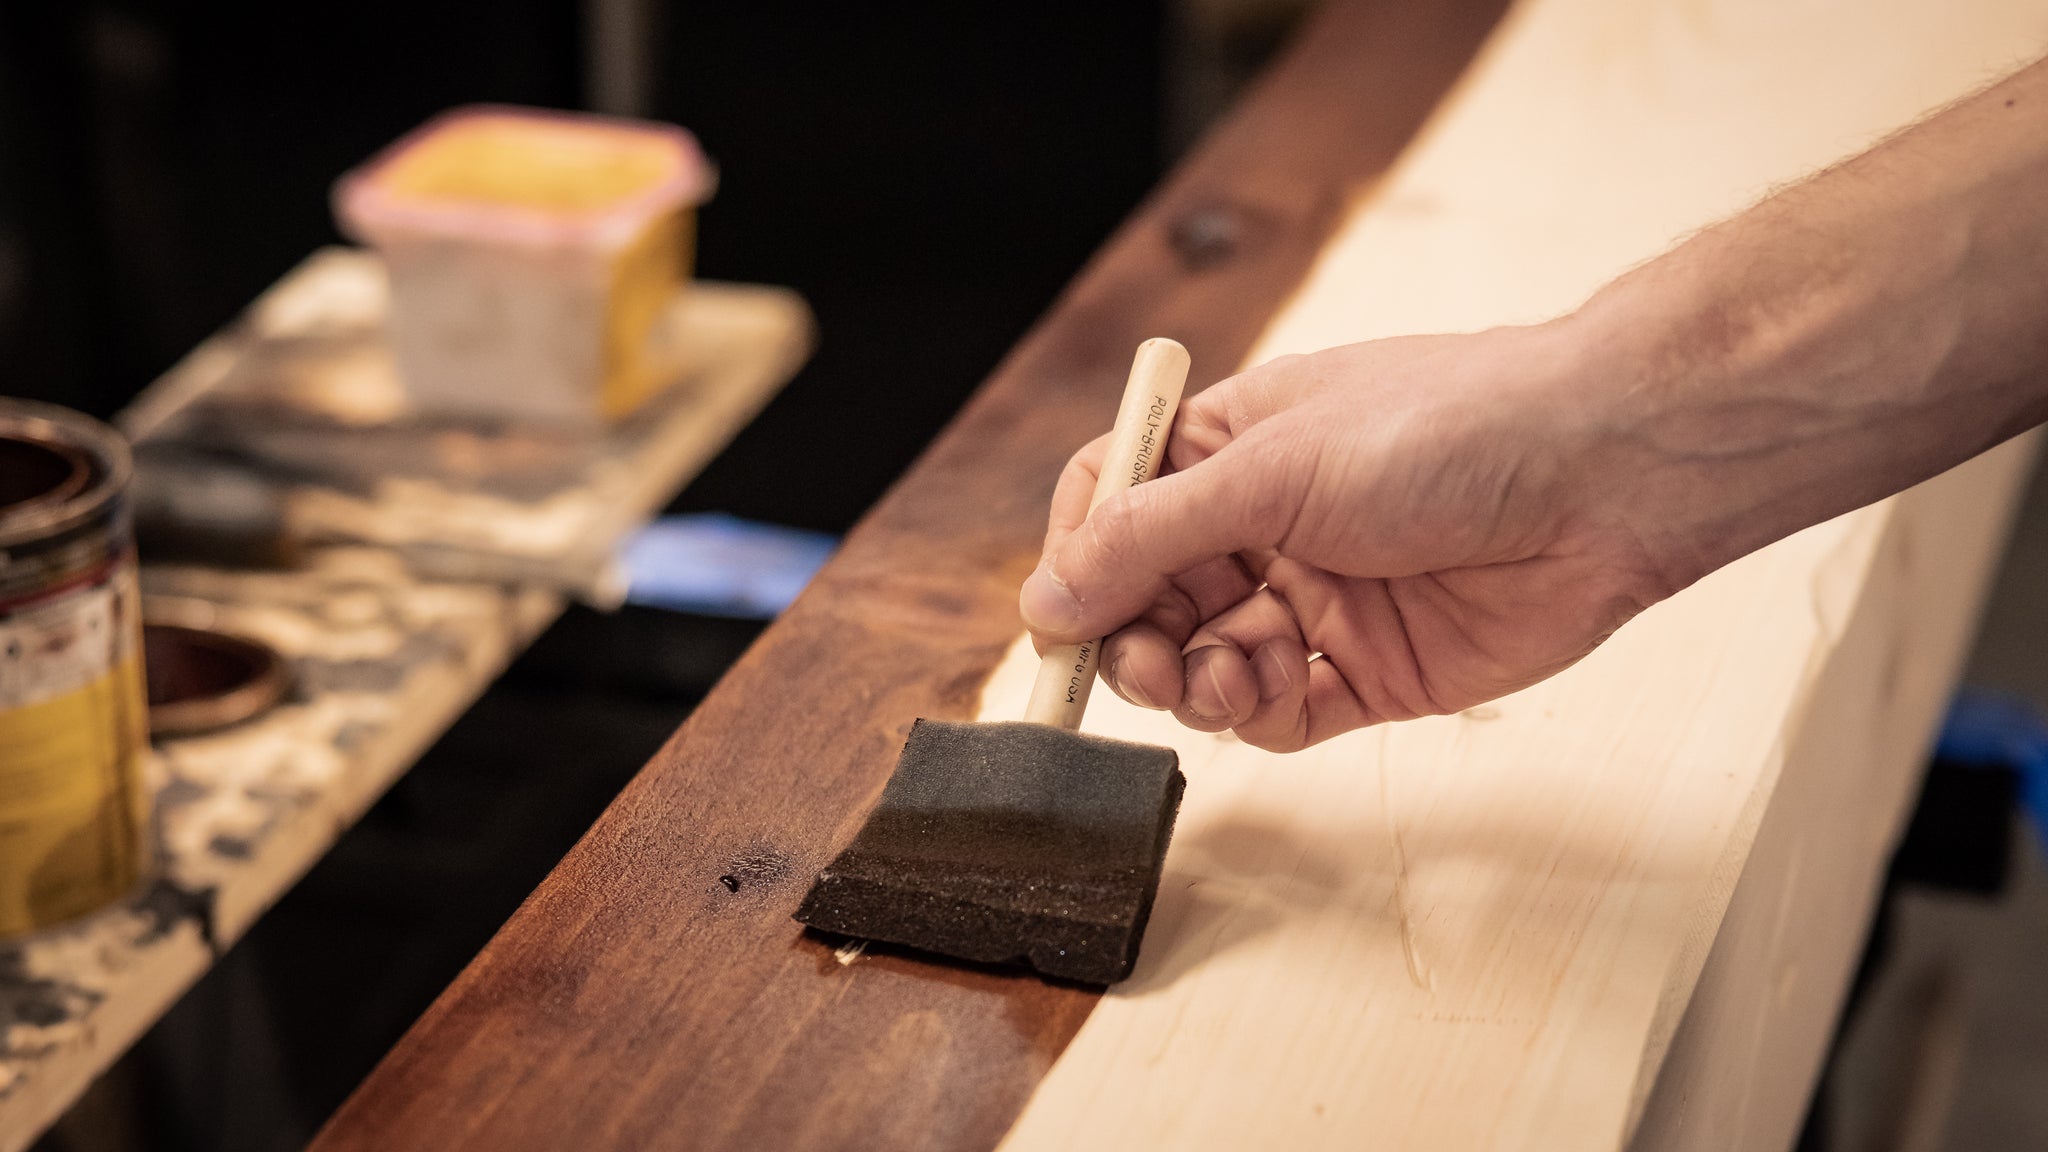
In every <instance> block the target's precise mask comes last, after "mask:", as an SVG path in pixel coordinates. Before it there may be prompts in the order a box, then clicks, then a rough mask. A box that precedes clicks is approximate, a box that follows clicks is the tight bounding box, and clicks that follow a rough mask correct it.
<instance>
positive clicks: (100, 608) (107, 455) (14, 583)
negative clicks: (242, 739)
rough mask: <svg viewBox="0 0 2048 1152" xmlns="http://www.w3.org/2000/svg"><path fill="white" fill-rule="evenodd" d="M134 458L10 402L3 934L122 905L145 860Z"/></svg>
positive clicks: (2, 590)
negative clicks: (131, 495) (131, 511)
mask: <svg viewBox="0 0 2048 1152" xmlns="http://www.w3.org/2000/svg"><path fill="white" fill-rule="evenodd" d="M130 470H131V466H130V462H129V456H128V446H127V444H126V442H125V441H123V440H122V439H121V437H120V435H119V434H118V433H116V432H115V431H114V430H113V429H111V428H109V427H107V426H106V425H104V424H101V423H99V422H98V421H96V420H92V419H89V418H87V417H85V416H81V415H79V414H78V413H76V412H71V411H68V410H66V409H63V408H57V407H54V406H51V405H47V404H35V403H31V402H28V401H24V400H9V399H0V936H9V935H14V934H16V933H21V932H29V931H33V930H35V929H38V928H44V927H48V926H49V925H52V924H55V923H58V922H60V921H64V920H69V919H71V918H73V917H76V916H82V915H84V914H85V913H88V912H91V911H93V910H95V909H97V908H101V907H104V906H105V905H107V904H110V903H112V902H114V901H115V900H118V899H120V898H121V897H122V896H123V895H125V894H127V893H128V891H129V890H131V889H132V888H134V887H135V885H136V883H137V882H138V881H140V880H141V879H142V877H143V874H144V872H145V871H146V870H147V865H148V862H149V851H148V846H149V832H148V827H149V821H148V811H149V808H148V806H149V797H148V795H147V792H146V790H145V788H144V786H143V780H142V761H143V756H144V754H145V750H146V748H147V742H148V731H149V714H148V706H147V703H146V698H145V696H144V693H143V672H142V613H141V603H140V598H139V595H138V591H137V586H136V572H135V545H134V537H133V530H132V528H131V526H130V523H129V515H128V492H127V489H128V480H129V475H130Z"/></svg>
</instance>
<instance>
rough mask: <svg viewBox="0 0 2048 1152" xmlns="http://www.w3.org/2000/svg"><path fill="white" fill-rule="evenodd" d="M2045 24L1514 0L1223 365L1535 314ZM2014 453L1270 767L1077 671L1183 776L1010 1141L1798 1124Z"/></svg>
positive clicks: (1767, 4)
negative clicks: (1252, 340)
mask: <svg viewBox="0 0 2048 1152" xmlns="http://www.w3.org/2000/svg"><path fill="white" fill-rule="evenodd" d="M2044 35H2048V4H2043V3H2039V2H2026V3H2022V2H2017V0H1967V2H1960V3H1958V2H1953V0H1881V2H1879V0H1873V2H1865V3H1855V4H1849V3H1822V2H1796V3H1786V2H1783V0H1695V2H1691V3H1683V4H1681V3H1642V2H1640V0H1527V2H1525V3H1524V4H1522V5H1521V6H1520V7H1518V8H1517V9H1516V10H1514V11H1513V12H1512V13H1511V14H1510V16H1509V17H1508V19H1507V20H1506V21H1505V22H1504V23H1503V25H1502V27H1501V28H1500V29H1499V30H1498V31H1497V33H1496V35H1495V37H1494V39H1493V41H1492V42H1491V43H1490V44H1489V47H1488V49H1487V50H1486V51H1485V53H1484V54H1483V55H1482V57H1481V60H1480V62H1479V63H1478V64H1477V65H1476V66H1475V68H1474V70H1473V71H1472V72H1471V73H1470V74H1469V75H1468V76H1467V78H1466V80H1465V81H1464V83H1463V84H1462V86H1461V88H1460V89H1459V91H1458V92H1457V93H1456V94H1455V95H1454V97H1453V98H1452V100H1451V101H1450V102H1449V103H1448V104H1447V106H1446V107H1445V108H1444V109H1443V110H1442V111H1441V112H1440V114H1439V116H1438V118H1437V119H1436V120H1435V121H1434V122H1433V123H1432V125H1431V127H1430V128H1429V129H1428V130H1427V131H1426V133H1425V135H1424V137H1423V139H1422V140H1421V141H1420V142H1419V143H1418V145H1417V146H1416V147H1415V148H1414V149H1413V150H1412V151H1411V152H1410V153H1409V154H1408V156H1407V157H1405V158H1404V161H1403V162H1402V164H1401V165H1400V166H1399V167H1398V168H1397V169H1396V171H1395V172H1393V173H1392V174H1390V176H1389V178H1388V179H1387V180H1386V181H1385V182H1383V183H1382V184H1381V185H1380V186H1378V187H1377V188H1376V189H1375V190H1374V191H1373V193H1372V194H1371V196H1369V197H1368V198H1367V199H1366V200H1365V201H1364V202H1363V203H1361V205H1360V206H1359V208H1358V209H1357V211H1356V213H1355V214H1354V215H1353V216H1352V218H1351V219H1350V221H1349V222H1348V223H1347V224H1346V226H1345V228H1344V230H1343V231H1342V232H1341V234H1340V235H1339V236H1338V237H1337V238H1336V239H1335V240H1334V241H1333V242H1332V244H1331V245H1330V247H1329V248H1328V249H1327V250H1326V251H1325V253H1324V255H1323V257H1322V259H1321V261H1320V263H1319V265H1318V268H1317V269H1316V271H1315V272H1314V274H1312V275H1311V277H1310V278H1309V280H1308V281H1307V283H1306V285H1305V286H1304V288H1303V290H1302V292H1301V293H1300V295H1299V296H1298V297H1297V298H1296V299H1295V300H1294V301H1293V303H1292V304H1291V305H1290V307H1289V308H1288V309H1287V310H1286V311H1285V312H1284V313H1283V314H1282V315H1281V316H1280V317H1279V318H1278V319H1277V320H1276V322H1275V323H1274V324H1273V325H1272V327H1271V328H1270V330H1269V331H1268V332H1267V334H1266V336H1265V337H1264V339H1262V340H1261V342H1260V343H1259V345H1258V347H1257V348H1256V350H1255V351H1254V352H1253V353H1252V354H1251V356H1250V357H1249V360H1250V362H1254V363H1255V362H1258V361H1261V360H1263V359H1266V358H1268V357H1270V356H1273V355H1276V354H1279V353H1283V352H1292V351H1310V350H1313V349H1317V348H1321V347H1327V346H1330V345H1333V344H1340V343H1346V342H1350V341H1355V340H1360V339H1367V338H1372V337H1378V336H1388V335H1398V334H1407V333H1416V332H1445V331H1463V330H1473V329H1478V328H1482V327H1486V326H1489V325H1492V324H1497V323H1517V322H1529V321H1535V320H1540V319H1543V318H1546V317H1549V316H1553V315H1556V314H1558V313H1560V312H1562V311H1566V310H1568V309H1570V308H1571V307H1572V306H1574V305H1575V304H1577V303H1578V302H1579V301H1580V300H1582V299H1583V298H1584V297H1585V296H1587V295H1588V294H1589V293H1590V292H1591V291H1592V290H1593V289H1595V288H1596V287H1597V286H1599V285H1600V284H1601V283H1603V282H1604V281H1606V280H1607V279H1609V278H1611V277H1612V276H1614V275H1615V274H1617V273H1619V272H1621V271H1624V270H1626V269H1627V268H1628V267H1630V266H1631V265H1633V264H1635V263H1637V262H1639V261H1641V260H1643V259H1646V258H1648V257H1651V256H1654V255H1655V254H1657V253H1658V252H1659V251H1661V250H1663V249H1664V248H1666V247H1668V246H1669V245H1670V244H1671V243H1673V242H1674V241H1676V240H1678V239H1680V238H1681V237H1683V236H1684V235H1685V234H1686V233H1688V232H1689V231H1691V230H1693V229H1696V228H1698V227H1700V226H1702V225H1704V224H1707V223H1710V222H1712V221H1713V220H1714V219H1716V218H1718V217H1721V216H1723V215H1726V214H1728V213H1730V212H1732V211H1735V210H1737V209H1740V208H1741V207H1743V206H1744V205H1745V204H1747V203H1749V202H1751V201H1753V200H1754V199H1756V198H1757V197H1758V196H1760V195H1761V194H1763V193H1764V192H1766V191H1767V190H1768V189H1769V188H1771V187H1772V186H1774V185H1776V184H1779V183H1782V182H1784V181H1788V180H1792V179H1796V178H1798V177H1800V176H1802V175H1805V174H1807V173H1809V172H1811V171H1813V170H1815V169H1816V168H1819V167H1821V166H1824V165H1826V164H1828V163H1831V162H1833V161H1835V160H1837V159H1839V158H1841V157H1843V156H1844V155H1847V154H1850V153H1853V152H1854V151H1856V150H1858V149H1860V148H1861V147H1863V146H1865V145H1867V144H1869V143H1871V142H1873V141H1874V140H1876V139H1878V138H1879V137H1880V136H1881V135H1882V134H1883V133H1884V132H1886V131H1888V130H1890V129H1892V128H1895V127H1897V126H1899V125H1900V124H1902V123H1905V122H1907V121H1909V120H1911V119H1912V118H1914V117H1915V116H1917V115H1919V114H1920V113H1922V112H1924V111H1926V110H1928V109H1929V108H1931V107H1934V106H1937V105H1939V104H1941V103H1943V102H1945V101H1947V100H1949V99H1952V98H1954V97H1957V96H1959V95H1962V94H1964V93H1967V92H1968V91H1970V90H1972V89H1974V88H1975V87H1977V86H1979V85H1980V84H1982V83H1984V82H1985V81H1987V80H1989V79H1992V78H1995V77H1996V76H1998V75H2000V74H2002V73H2003V72H2004V71H2006V70H2009V69H2010V68H2012V67H2013V66H2015V65H2017V64H2018V63H2021V62H2023V61H2025V60H2027V59H2029V58H2031V57H2032V55H2034V54H2035V53H2036V52H2037V51H2038V50H2039V47H2040V46H2041V44H2042V43H2043V40H2044ZM2031 455H2032V443H2031V441H2028V442H2021V443H2015V444H2011V445H2007V446H2005V447H2003V448H2000V449H1998V450H1996V451H1994V452H1992V453H1990V454H1988V455H1987V456H1986V457H1984V458H1981V459H1979V460H1976V461H1973V462H1971V463H1970V464H1968V465H1966V466H1964V467H1962V468H1959V469H1957V470H1955V471H1954V472H1951V473H1949V474H1947V475H1944V476H1942V477H1938V478H1936V479H1935V480H1933V481H1930V482H1928V483H1927V484H1925V485H1922V486H1921V487H1919V488H1917V489H1915V490H1913V491H1911V492H1909V493H1907V494H1905V495H1904V496H1902V497H1899V498H1895V499H1892V500H1889V501H1885V502H1883V503H1880V504H1878V505H1875V506H1872V507H1870V508H1866V509H1862V510H1860V511H1857V512H1855V513H1852V514H1849V515H1846V516H1843V517H1840V518H1838V519H1836V520H1833V521H1830V522H1828V523H1826V524H1822V525H1819V526H1816V527H1814V528H1812V529H1809V530H1807V531H1805V532H1802V533H1800V534H1798V535H1796V536H1794V537H1792V538H1790V539H1787V540H1785V541H1782V542H1780V543H1779V544H1777V545H1774V546H1772V547H1770V548H1768V549H1765V550H1764V551H1762V552H1760V553H1758V554H1756V555H1754V556H1751V557H1749V558H1746V559H1744V560H1742V561H1740V562H1738V563H1736V564H1734V565H1731V566H1730V567H1728V568H1726V569H1723V570H1722V571H1720V572H1717V573H1715V574H1713V575H1711V576H1709V577H1708V578H1707V579H1705V580H1703V581H1701V582H1700V583H1699V584H1697V585H1695V586H1694V587H1693V588H1691V589H1689V590H1687V591H1685V592H1684V593H1682V594H1680V595H1679V596H1677V597H1676V598H1674V599H1673V600H1671V601H1669V602H1667V603H1665V604H1662V605H1659V606H1657V607H1654V608H1652V609H1651V610H1650V611H1648V612H1647V613H1645V614H1644V615H1643V616H1641V617H1640V618H1638V619H1637V620H1636V621H1634V622H1632V623H1631V624H1629V625H1628V626H1626V627H1624V628H1623V629H1622V630H1621V631H1620V632H1619V633H1618V634H1617V635H1616V636H1615V637H1614V638H1613V639H1612V640H1610V641H1609V642H1608V643H1607V644H1606V645H1605V646H1604V647H1603V648H1601V649H1600V650H1599V651H1597V652H1595V653H1594V654H1593V655H1592V656H1591V657H1589V658H1588V659H1587V660H1585V661H1583V662H1582V663H1581V664H1579V665H1578V666H1576V667H1574V668H1572V669H1571V670H1569V671H1567V672H1566V673H1564V674H1563V675H1561V676H1559V677H1557V678H1555V679H1553V680H1551V681H1549V682H1547V683H1545V684H1542V685H1538V686H1536V687H1534V688H1531V689H1529V690H1527V691H1524V692H1522V693H1519V694H1517V695H1515V696H1512V697H1509V698H1507V699H1504V700H1502V701H1499V702H1497V703H1495V704H1492V705H1487V706H1484V707H1481V708H1475V709H1472V710H1470V711H1469V712H1467V713H1465V714H1463V715H1459V716H1452V717H1441V718H1433V719H1427V720H1420V721H1415V722H1411V723H1406V724H1398V725H1392V726H1388V727H1383V728H1378V729H1373V730H1367V731H1361V732H1357V733H1353V734H1350V735H1347V736H1344V737H1342V738H1339V739H1337V740H1335V741H1332V742H1330V743H1329V744H1327V745H1324V746H1321V747H1318V748H1316V749H1313V750H1310V751H1308V752H1305V753H1301V754H1297V755H1293V756H1284V757H1283V756H1274V755H1271V754H1267V753H1262V752H1259V751H1257V750H1255V749H1251V748H1249V747H1247V746H1245V745H1243V744H1240V743H1237V742H1235V741H1233V740H1231V739H1229V738H1228V737H1212V736H1203V735H1199V734H1194V733H1189V732H1186V731H1183V730H1181V729H1179V728H1178V727H1177V726H1176V725H1174V724H1173V723H1172V722H1171V721H1170V720H1169V719H1167V718H1165V717H1163V716H1160V715H1159V714H1156V713H1147V712H1143V711H1141V710H1138V709H1135V708H1132V707H1130V706H1128V705H1125V704H1123V703H1122V702H1120V701H1118V700H1116V699H1115V698H1114V697H1113V696H1111V695H1109V694H1107V693H1099V694H1098V695H1097V697H1096V701H1095V703H1094V704H1093V705H1092V706H1091V712H1090V716H1089V721H1088V725H1087V726H1088V728H1089V729H1091V730H1095V731H1100V732H1104V733H1107V734H1112V735H1118V736H1125V737H1129V738H1133V739H1139V740H1145V741H1148V742H1152V743H1166V744H1172V745H1173V746H1175V747H1176V748H1178V749H1179V750H1180V753H1181V756H1182V760H1183V764H1184V767H1185V769H1186V771H1187V774H1188V777H1189V786H1188V791H1187V797H1186V801H1185V803H1184V806H1183V808H1182V813H1181V817H1180V822H1179V827H1178V830H1177V832H1176V834H1175V839H1174V842H1173V846H1172V851H1171V854H1170V856H1169V859H1168V863H1167V868H1166V875H1165V878H1164V880H1163V882H1162V887H1161V893H1160V898H1159V905H1158V908H1157V911H1156V913H1155V918H1154V922H1153V926H1152V928H1151V930H1150V931H1149V933H1148V935H1147V938H1146V944H1145V951H1144V954H1143V957H1142V958H1141V961H1140V964H1139V968H1138V971H1137V973H1136V974H1135V975H1134V977H1133V978H1132V979H1131V980H1130V981H1129V982H1127V983H1126V984H1124V985H1121V986H1119V987H1118V988H1116V989H1114V990H1112V991H1111V992H1110V993H1109V994H1108V995H1106V996H1105V997H1104V999H1103V1000H1102V1002H1101V1004H1099V1005H1098V1006H1097V1008H1096V1010H1095V1011H1094V1012H1093V1013H1092V1014H1091V1015H1090V1016H1089V1018H1088V1019H1087V1021H1086V1022H1085V1023H1084V1024H1083V1026H1082V1028H1081V1030H1080V1031H1079V1033H1078V1034H1077V1035H1076V1036H1075V1038H1074V1039H1073V1041H1072V1042H1071V1043H1070V1044H1069V1045H1068V1046H1067V1048H1066V1049H1065V1050H1064V1051H1063V1053H1062V1054H1061V1056H1060V1059H1059V1060H1058V1062H1057V1063H1056V1064H1055V1065H1054V1067H1053V1069H1052V1071H1051V1072H1050V1073H1049V1074H1048V1075H1047V1077H1046V1079H1045V1080H1044V1081H1043V1082H1042V1083H1041V1084H1040V1086H1039V1088H1038V1090H1037V1092H1036V1093H1035V1094H1034V1096H1033V1098H1032V1101H1031V1103H1030V1104H1029V1105H1028V1106H1027V1107H1026V1109H1025V1110H1024V1112H1023V1114H1022V1115H1021V1117H1020V1118H1019V1120H1018V1122H1017V1124H1016V1125H1015V1127H1014V1128H1013V1129H1012V1130H1011V1132H1010V1133H1009V1136H1008V1138H1007V1139H1006V1141H1005V1142H1004V1144H1003V1147H1004V1148H1005V1149H1007V1150H1011V1152H1023V1150H1027V1149H1040V1148H1046V1149H1070V1148H1071V1149H1087V1148H1100V1149H1117V1150H1122V1149H1128V1148H1176V1149H1180V1148H1219V1149H1221V1148H1244V1147H1288V1148H1317V1147H1324V1148H1353V1147H1360V1146H1371V1147H1376V1148H1415V1149H1431V1150H1449V1149H1467V1148H1469V1149H1480V1148H1485V1149H1509V1148H1514V1149H1616V1148H1620V1147H1622V1146H1623V1145H1624V1144H1626V1143H1628V1142H1629V1140H1630V1138H1631V1134H1632V1133H1633V1134H1635V1137H1636V1140H1635V1146H1636V1147H1638V1148H1643V1149H1648V1148H1660V1149H1661V1148H1680V1147H1684V1148H1694V1147H1697V1148H1744V1149H1770V1148H1784V1147H1787V1146H1789V1144H1790V1143H1791V1141H1792V1139H1793V1137H1794V1135H1795V1134H1796V1132H1797V1126H1798V1124H1799V1122H1800V1120H1801V1118H1802V1116H1803V1114H1804V1107H1805V1101H1806V1099H1807V1095H1808V1093H1809V1090H1810V1088H1811V1085H1812V1083H1813V1078H1814V1074H1815V1071H1816V1068H1817V1066H1818V1062H1819V1059H1820V1056H1821V1054H1822V1052H1823V1051H1824V1049H1825V1045H1826V1040H1827V1037H1828V1035H1829V1031H1830V1029H1831V1027H1832V1023H1833V1020H1834V1017H1835V1014H1836V1011H1837V1009H1838V1005H1839V1000H1840V997H1841V994H1842V991H1843V989H1844V987H1845V985H1846V982H1847V979H1848V976H1849V972H1850V969H1851V967H1852V966H1853V962H1854V959H1855V957H1856V955H1857V953H1858V951H1859V950H1860V944H1861V939H1862V934H1863V931H1864V928H1865V924H1866V921H1867V917H1868V913H1869V908H1870V905H1871V901H1872V899H1873V896H1874V885H1875V882H1876V879H1877V877H1878V876H1879V875H1880V874H1881V871H1882V867H1883V862H1884V859H1885V856H1886V854H1887V851H1888V849H1889V846H1890V844H1891V843H1892V840H1893V838H1894V837H1895V835H1896V833H1897V830H1898V825H1899V819H1900V816H1901V813H1902V811H1903V809H1904V806H1905V805H1906V804H1907V803H1908V802H1909V800H1910V797H1911V794H1912V791H1913V786H1914V783H1915V781H1916V779H1917V769H1918V768H1919V766H1920V765H1921V763H1922V762H1923V760H1924V756H1925V753H1926V749H1927V746H1928V743H1929V741H1930V738H1931V735H1932V732H1933V728H1934V725H1935V723H1936V722H1937V720H1938V718H1939V714H1940V710H1941V708H1942V706H1943V704H1944V703H1945V700H1946V695H1947V692H1948V691H1949V689H1950V688H1951V687H1952V685H1953V682H1954V678H1955V675H1956V673H1957V670H1958V668H1959V664H1960V658H1961V655H1962V652H1963V650H1964V646H1965V645H1966V643H1967V641H1968V639H1969V635H1970V631H1971V628H1972V625H1973V623H1974V619H1975V614H1976V610H1977V608H1978V606H1979V605H1980V603H1981V600H1982V597H1983V593H1984V589H1985V586H1986V581H1987V577H1988V573H1989V570H1990V566H1991V565H1992V563H1993V562H1994V561H1995V559H1996V556H1997V553H1998V550H1999V546H2000V544H2001V542H2002V540H2003V537H2004V532H2005V529H2006V526H2007V518H2008V516H2009V513H2010V510H2011V508H2012V505H2013V502H2014V499H2015V495H2016V492H2017V489H2018V486H2019V484H2020V481H2021V479H2022V478H2023V475H2024V472H2025V469H2026V466H2027V464H2028V463H2029V461H2030V459H2031ZM1034 666H1035V662H1034V661H1033V660H1032V658H1031V653H1030V650H1029V648H1028V646H1027V645H1025V644H1023V643H1022V642H1021V641H1020V642H1019V643H1018V645H1017V646H1015V647H1013V648H1012V650H1011V652H1010V654H1009V656H1008V658H1007V659H1006V661H1005V663H1004V664H1003V666H1002V667H1001V668H1000V669H999V670H998V672H997V673H996V675H995V677H994V679H993V680H992V682H991V683H990V685H989V687H988V690H987V695H986V697H985V702H984V707H983V712H982V714H983V715H984V716H986V717H989V718H995V717H1001V716H1011V715H1015V714H1016V710H1017V708H1018V707H1019V705H1020V702H1021V701H1022V699H1023V697H1024V694H1025V693H1027V692H1028V688H1029V682H1030V675H1031V671H1032V668H1033V667H1034ZM1703 967H1704V969H1705V971H1704V974H1702V969H1703ZM1696 991H1697V993H1698V1003H1697V1004H1695V1003H1694V999H1695V992H1696ZM1689 1005H1690V1006H1692V1007H1693V1009H1694V1010H1693V1011H1692V1012H1691V1013H1690V1014H1688V1006H1689ZM1681 1021H1683V1023H1682V1024H1681ZM1674 1035H1675V1037H1676V1038H1675V1040H1674ZM1667 1053H1669V1060H1668V1061H1667V1059H1666V1056H1667ZM1660 1071H1661V1073H1662V1075H1661V1077H1660Z"/></svg>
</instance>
